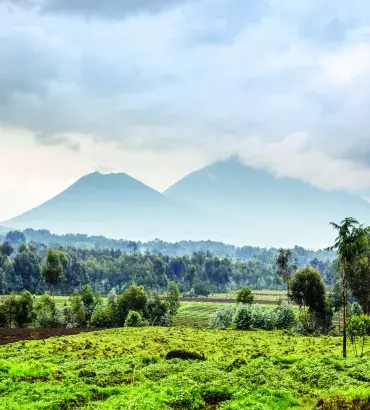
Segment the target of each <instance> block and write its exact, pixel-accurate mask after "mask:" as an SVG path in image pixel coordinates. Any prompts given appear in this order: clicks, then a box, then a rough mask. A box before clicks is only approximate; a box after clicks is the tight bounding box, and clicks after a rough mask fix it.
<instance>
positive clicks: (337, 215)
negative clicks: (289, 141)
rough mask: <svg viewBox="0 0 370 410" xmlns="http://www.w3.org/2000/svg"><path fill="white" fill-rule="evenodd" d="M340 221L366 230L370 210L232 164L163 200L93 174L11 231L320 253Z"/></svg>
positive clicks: (120, 177)
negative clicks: (357, 222)
mask: <svg viewBox="0 0 370 410" xmlns="http://www.w3.org/2000/svg"><path fill="white" fill-rule="evenodd" d="M346 216H353V217H356V218H357V219H358V220H360V221H361V222H364V223H367V224H370V204H369V203H368V202H367V201H365V200H363V199H361V198H359V197H358V196H355V195H350V194H347V193H344V192H339V191H324V190H320V189H318V188H315V187H314V186H312V185H310V184H308V183H305V182H302V181H298V180H294V179H291V178H277V177H275V176H274V175H272V174H270V173H268V172H266V171H262V170H258V169H254V168H251V167H247V166H245V165H244V164H243V163H242V162H241V161H240V160H239V159H238V158H236V157H232V158H229V159H227V160H224V161H219V162H216V163H214V164H211V165H209V166H207V167H205V168H202V169H200V170H198V171H195V172H193V173H191V174H189V175H188V176H186V177H185V178H183V179H182V180H181V181H179V182H177V183H176V184H174V185H173V186H172V187H170V188H169V189H168V190H166V191H165V192H164V193H163V194H162V193H159V192H157V191H156V190H154V189H152V188H150V187H148V186H146V185H144V184H143V183H141V182H139V181H137V180H136V179H134V178H132V177H130V176H128V175H126V174H107V175H103V174H100V173H93V174H89V175H86V176H85V177H83V178H81V179H80V180H78V181H77V182H76V183H75V184H73V185H72V186H71V187H69V188H68V189H66V190H65V191H63V192H62V193H60V194H59V195H57V196H56V197H55V198H53V199H51V200H49V201H47V202H45V203H44V204H42V205H40V206H38V207H37V208H35V209H32V210H30V211H28V212H26V213H24V214H22V215H20V216H18V217H16V218H14V219H11V220H9V221H6V222H3V225H5V226H7V227H9V228H12V229H25V228H33V229H48V230H50V231H52V232H54V233H85V234H88V235H104V236H108V237H112V238H127V239H130V240H141V241H148V240H152V239H154V238H161V239H163V240H166V241H179V240H208V239H211V240H214V241H222V242H226V243H234V244H236V245H244V244H249V245H259V246H276V247H279V246H294V245H296V244H299V245H301V246H305V247H308V248H316V249H317V248H323V247H326V246H328V245H330V244H331V243H332V241H333V239H334V235H335V232H334V231H333V230H332V228H331V227H330V226H329V222H330V221H335V222H339V221H341V220H342V219H343V218H345V217H346Z"/></svg>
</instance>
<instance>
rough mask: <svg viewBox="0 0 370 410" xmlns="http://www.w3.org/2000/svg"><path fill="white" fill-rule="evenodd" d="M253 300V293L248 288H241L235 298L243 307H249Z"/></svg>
mask: <svg viewBox="0 0 370 410" xmlns="http://www.w3.org/2000/svg"><path fill="white" fill-rule="evenodd" d="M253 299H254V296H253V293H252V291H251V290H250V289H249V288H248V286H244V287H243V288H241V289H240V290H239V292H238V294H237V296H236V301H237V302H238V303H242V304H245V305H251V304H252V303H253Z"/></svg>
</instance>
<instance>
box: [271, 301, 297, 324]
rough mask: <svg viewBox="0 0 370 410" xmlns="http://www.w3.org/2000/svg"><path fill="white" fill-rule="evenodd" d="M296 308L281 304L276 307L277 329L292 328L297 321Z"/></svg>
mask: <svg viewBox="0 0 370 410" xmlns="http://www.w3.org/2000/svg"><path fill="white" fill-rule="evenodd" d="M296 320H297V319H296V315H295V313H294V310H293V309H292V308H290V307H288V306H281V307H278V308H276V309H275V321H276V322H275V327H276V329H290V328H291V327H293V326H294V324H295V323H296Z"/></svg>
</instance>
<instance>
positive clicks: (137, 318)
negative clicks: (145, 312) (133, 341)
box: [125, 310, 143, 327]
mask: <svg viewBox="0 0 370 410" xmlns="http://www.w3.org/2000/svg"><path fill="white" fill-rule="evenodd" d="M142 321H143V318H142V317H141V314H140V313H139V312H136V311H135V310H130V311H129V313H128V315H127V318H126V320H125V327H137V326H140V325H141V324H142Z"/></svg>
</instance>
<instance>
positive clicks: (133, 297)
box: [117, 285, 148, 325]
mask: <svg viewBox="0 0 370 410" xmlns="http://www.w3.org/2000/svg"><path fill="white" fill-rule="evenodd" d="M147 300H148V295H147V293H146V292H145V289H144V287H143V286H136V285H132V286H130V287H129V288H128V289H126V290H125V291H124V292H123V293H122V295H121V296H119V297H118V300H117V321H118V324H119V325H123V324H124V323H125V320H126V317H127V315H128V313H129V311H130V310H135V311H138V312H142V311H143V310H144V309H145V306H146V303H147Z"/></svg>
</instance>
